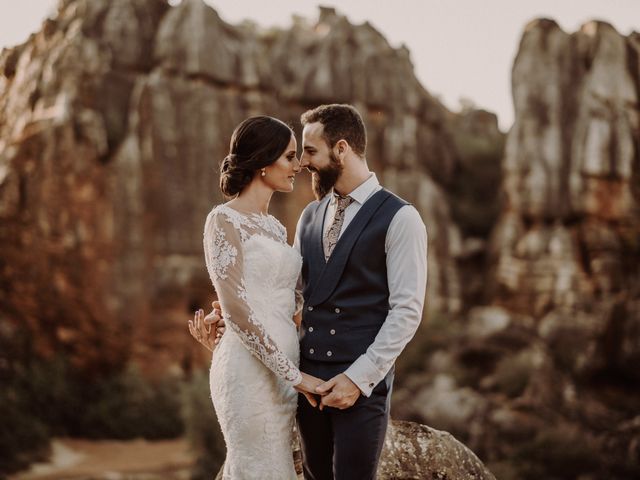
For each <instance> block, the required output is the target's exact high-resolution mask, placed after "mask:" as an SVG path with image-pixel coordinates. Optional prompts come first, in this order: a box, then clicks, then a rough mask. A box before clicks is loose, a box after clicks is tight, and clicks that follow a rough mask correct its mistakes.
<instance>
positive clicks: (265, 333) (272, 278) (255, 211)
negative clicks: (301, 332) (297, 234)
mask: <svg viewBox="0 0 640 480" xmlns="http://www.w3.org/2000/svg"><path fill="white" fill-rule="evenodd" d="M296 151H297V145H296V139H295V136H294V134H293V131H292V130H291V129H290V128H289V127H288V126H287V125H286V124H284V123H283V122H281V121H280V120H277V119H275V118H272V117H267V116H257V117H251V118H248V119H246V120H244V121H243V122H242V123H241V124H240V125H238V126H237V127H236V129H235V130H234V132H233V135H232V137H231V143H230V148H229V155H227V156H226V157H225V159H224V160H223V162H222V165H221V168H220V188H221V190H222V192H223V193H224V194H225V195H227V196H228V197H233V199H232V200H231V201H229V202H227V203H224V204H221V205H217V206H215V207H214V208H213V209H212V210H211V212H210V213H209V215H208V216H207V220H206V222H205V227H204V253H205V262H206V265H207V270H208V272H209V276H210V277H211V281H212V283H213V286H214V288H215V290H216V292H217V294H218V299H219V301H220V303H221V306H222V311H223V312H224V315H223V319H224V321H225V324H226V327H227V329H228V332H227V333H226V334H225V335H223V336H221V337H219V338H220V340H219V343H218V342H217V341H215V342H213V341H211V339H212V335H211V332H210V331H209V330H205V329H204V328H205V327H204V318H203V316H204V312H203V311H202V310H199V311H198V312H196V314H195V317H194V320H193V321H189V330H190V332H191V334H192V335H193V336H194V337H195V338H196V339H197V340H198V341H200V342H201V343H203V344H204V345H205V346H207V347H208V348H209V349H210V350H212V352H214V353H213V356H212V361H211V370H210V375H209V378H210V387H211V398H212V399H213V405H214V408H215V411H216V414H217V417H218V421H219V422H220V427H221V429H222V433H223V435H224V439H225V442H226V444H227V458H226V460H225V464H224V471H223V478H225V479H233V480H238V479H274V480H286V479H296V478H297V477H296V472H295V468H294V463H293V457H292V453H291V444H292V435H293V426H294V421H295V412H296V407H297V399H298V395H297V392H296V390H297V391H300V392H302V393H305V396H306V397H307V399H308V400H309V401H310V402H311V403H312V404H313V403H315V399H314V397H313V396H312V395H311V394H307V393H310V392H315V387H317V386H318V385H320V384H322V383H323V381H322V380H320V379H318V378H316V377H313V376H311V375H308V374H305V373H303V372H301V371H300V370H299V368H298V362H299V343H298V333H297V330H296V321H295V319H296V318H299V316H298V314H299V310H300V309H301V306H300V305H297V302H296V292H295V285H296V281H297V279H298V275H299V273H300V268H301V263H302V259H301V257H300V254H299V253H298V252H297V251H296V250H295V249H294V248H293V247H291V246H289V245H288V244H287V241H286V239H287V235H286V230H285V228H284V226H283V225H282V224H281V223H280V222H279V221H278V220H276V218H275V217H273V216H272V215H269V213H268V209H269V201H270V200H271V196H272V194H273V192H276V191H278V192H291V191H292V190H293V184H294V180H295V175H296V174H297V173H298V172H299V171H300V161H299V159H298V157H297V155H296ZM296 307H298V308H296ZM297 310H298V311H297ZM214 334H215V332H214ZM314 406H315V405H314Z"/></svg>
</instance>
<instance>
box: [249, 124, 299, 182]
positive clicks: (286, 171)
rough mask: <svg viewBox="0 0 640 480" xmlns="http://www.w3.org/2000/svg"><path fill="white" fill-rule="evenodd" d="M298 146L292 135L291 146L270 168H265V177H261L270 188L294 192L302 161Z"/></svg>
mask: <svg viewBox="0 0 640 480" xmlns="http://www.w3.org/2000/svg"><path fill="white" fill-rule="evenodd" d="M297 148H298V144H297V142H296V138H295V137H294V136H293V135H292V136H291V141H290V142H289V145H288V146H287V148H286V149H285V150H284V152H283V153H282V155H280V157H279V158H278V159H277V160H276V161H275V162H273V163H272V164H271V165H269V166H268V167H265V169H264V170H265V173H266V175H265V176H259V177H258V178H261V179H262V181H264V182H265V183H266V184H267V185H269V187H271V188H272V189H273V190H275V191H277V192H290V191H292V190H293V184H294V182H295V177H296V175H297V174H298V173H299V172H300V160H298V156H297Z"/></svg>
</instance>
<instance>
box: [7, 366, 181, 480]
mask: <svg viewBox="0 0 640 480" xmlns="http://www.w3.org/2000/svg"><path fill="white" fill-rule="evenodd" d="M9 365H10V366H9ZM4 367H5V368H3V369H1V370H0V378H1V379H2V380H3V381H2V384H3V387H2V391H1V392H0V418H2V423H3V425H2V433H1V434H0V474H1V473H2V472H10V471H15V470H16V469H19V468H22V467H24V466H26V465H27V464H28V463H30V462H31V461H33V460H35V459H36V458H39V457H41V456H42V454H43V453H44V452H45V451H46V448H47V446H48V444H49V438H50V437H51V436H56V435H59V436H74V437H83V438H112V439H113V438H116V439H128V438H136V437H144V438H147V439H159V438H175V437H178V436H180V435H181V434H182V433H183V431H184V423H183V420H182V417H181V405H180V402H181V398H182V396H181V391H182V387H183V382H182V381H180V380H178V379H169V380H163V381H160V382H151V381H149V380H147V379H145V378H143V377H142V375H141V374H140V373H139V372H138V371H137V370H136V369H135V368H129V369H127V370H126V371H124V372H118V373H111V374H108V375H105V376H103V377H93V378H89V377H87V376H86V375H83V374H80V373H78V372H77V371H74V369H73V368H72V367H71V366H70V365H69V363H68V362H67V361H66V359H64V358H63V357H58V358H55V359H52V360H50V361H44V360H34V361H31V362H30V363H29V364H28V365H21V364H16V363H14V364H8V363H7V364H5V365H4Z"/></svg>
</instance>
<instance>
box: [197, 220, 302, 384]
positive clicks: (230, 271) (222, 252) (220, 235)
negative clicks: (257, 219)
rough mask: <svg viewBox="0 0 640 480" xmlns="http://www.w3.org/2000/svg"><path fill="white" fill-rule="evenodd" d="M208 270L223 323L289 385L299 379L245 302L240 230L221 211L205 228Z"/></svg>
mask: <svg viewBox="0 0 640 480" xmlns="http://www.w3.org/2000/svg"><path fill="white" fill-rule="evenodd" d="M203 242H204V252H205V261H206V264H207V270H208V272H209V276H210V277H211V282H212V283H213V286H214V288H215V289H216V292H217V293H218V299H219V301H220V304H221V307H222V308H221V310H222V318H223V320H224V322H225V325H226V326H227V327H228V328H230V329H231V330H233V331H234V332H235V333H236V334H237V336H238V338H239V339H240V340H241V341H242V343H243V344H244V346H245V347H246V348H247V349H248V350H249V351H250V352H251V353H252V354H253V355H255V356H256V357H257V358H259V359H260V360H261V361H262V363H264V364H265V366H266V367H267V368H269V369H270V370H272V371H273V372H274V373H275V374H276V375H278V376H279V377H281V378H283V379H284V380H286V381H287V382H289V383H291V385H297V384H299V383H300V382H301V381H302V375H301V374H300V370H299V369H298V367H297V366H296V365H295V364H294V363H293V362H292V361H291V360H290V359H289V357H287V356H286V355H285V354H284V353H283V352H282V351H281V350H280V349H279V348H278V346H277V345H276V344H275V342H274V341H273V339H272V338H271V337H270V336H269V334H268V333H267V331H266V330H265V328H264V326H263V324H262V322H260V319H259V317H258V316H257V315H256V313H255V312H254V311H253V310H252V309H251V307H250V306H249V304H248V303H247V292H246V290H245V286H244V278H243V271H244V263H243V262H244V259H243V254H242V239H241V233H240V231H239V230H238V229H237V228H236V227H235V226H234V225H233V224H232V223H231V222H230V221H229V220H228V219H227V217H226V216H225V215H224V213H219V212H211V213H210V214H209V216H208V217H207V221H206V223H205V229H204V239H203Z"/></svg>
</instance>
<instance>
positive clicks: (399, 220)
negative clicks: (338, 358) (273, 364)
mask: <svg viewBox="0 0 640 480" xmlns="http://www.w3.org/2000/svg"><path fill="white" fill-rule="evenodd" d="M385 251H386V253H387V260H386V263H387V282H388V284H389V306H390V310H389V314H388V315H387V318H386V319H385V321H384V324H383V325H382V328H380V331H379V332H378V335H376V338H375V340H374V342H373V343H372V344H371V345H370V346H369V348H368V349H367V351H366V353H364V354H363V355H361V356H360V357H359V358H358V359H357V360H356V361H355V362H353V363H352V364H351V366H350V367H349V368H348V369H347V370H346V371H345V372H344V373H345V375H346V376H347V377H349V379H350V380H351V381H352V382H353V383H354V384H356V385H357V387H358V388H359V389H360V391H361V392H362V394H363V395H365V396H367V397H368V396H369V395H371V391H372V390H373V387H375V386H376V385H377V384H378V383H379V382H380V381H381V380H382V379H383V378H384V377H385V376H386V375H387V373H388V372H389V370H390V369H391V367H392V366H393V364H394V362H395V361H396V358H398V356H399V355H400V353H401V352H402V350H403V349H404V347H405V346H406V345H407V343H409V341H410V340H411V339H412V338H413V336H414V334H415V332H416V330H417V329H418V326H419V325H420V320H421V319H422V308H423V306H424V296H425V290H426V286H427V231H426V228H425V226H424V223H423V222H422V219H421V218H420V214H419V213H418V211H417V210H416V209H415V208H414V207H413V206H405V207H402V208H401V209H400V210H398V213H396V215H395V216H394V217H393V220H392V221H391V224H390V225H389V230H388V231H387V237H386V241H385Z"/></svg>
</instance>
